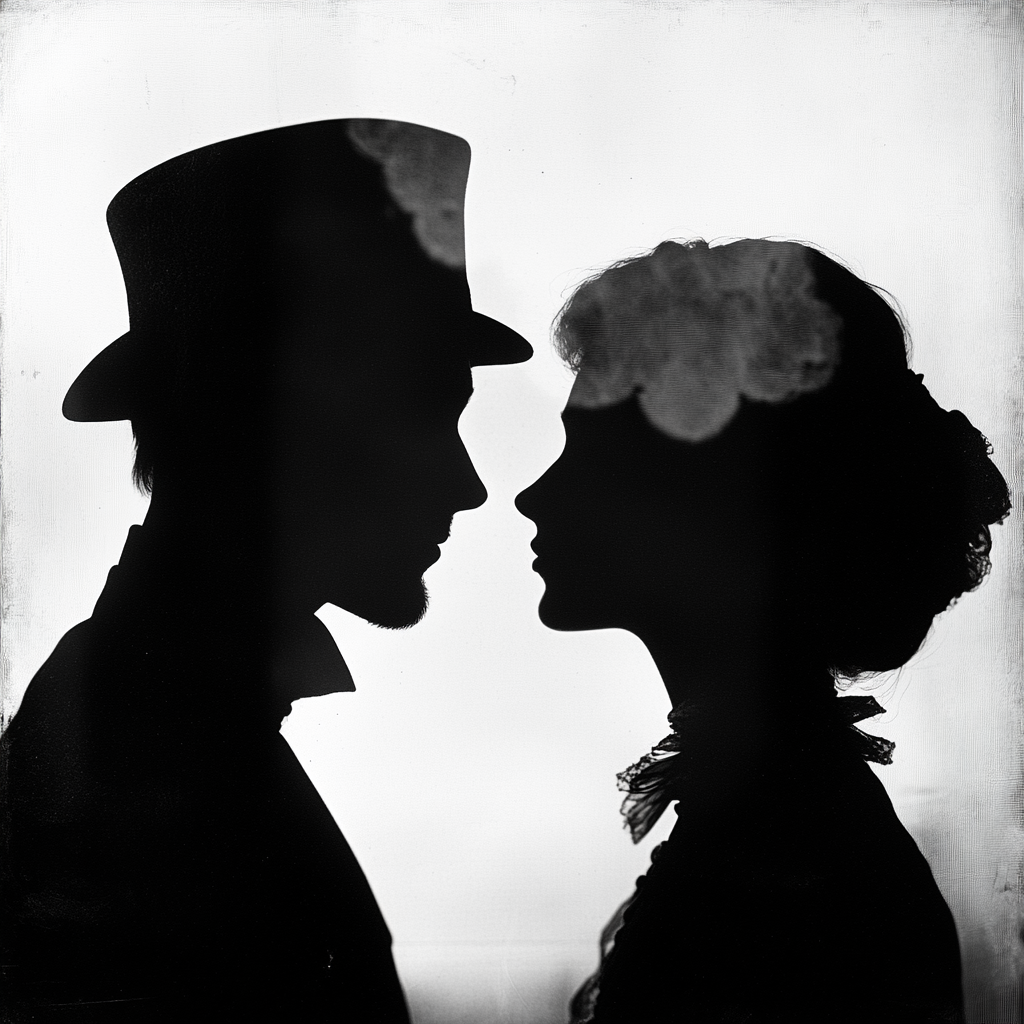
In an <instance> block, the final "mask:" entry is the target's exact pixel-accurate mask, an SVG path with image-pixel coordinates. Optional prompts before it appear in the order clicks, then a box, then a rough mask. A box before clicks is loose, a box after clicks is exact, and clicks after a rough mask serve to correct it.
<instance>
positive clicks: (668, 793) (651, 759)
mask: <svg viewBox="0 0 1024 1024" xmlns="http://www.w3.org/2000/svg"><path fill="white" fill-rule="evenodd" d="M884 712H885V709H884V708H883V707H882V705H881V704H879V703H878V701H877V700H875V698H874V697H868V696H849V697H837V698H836V699H834V700H832V701H831V702H830V708H829V713H828V714H829V717H828V718H827V720H826V721H825V722H824V723H823V725H822V727H821V731H822V733H823V734H824V735H825V736H827V737H828V738H830V739H833V738H834V739H838V740H839V741H840V742H841V743H842V744H843V745H844V746H845V747H846V749H847V750H849V751H850V752H851V753H853V754H855V755H857V756H859V757H861V758H863V760H865V761H871V762H874V763H875V764H883V765H885V764H892V754H893V750H894V749H895V747H896V744H895V743H894V742H893V741H892V740H888V739H885V738H883V737H881V736H874V735H872V734H871V733H866V732H864V731H863V730H861V729H858V728H857V723H858V722H862V721H864V720H865V719H867V718H874V717H875V716H876V715H880V714H884ZM697 721H699V714H698V713H696V712H695V711H694V708H693V707H692V706H691V705H689V704H687V703H680V704H677V705H676V706H675V707H674V708H673V709H672V711H671V712H670V713H669V716H668V722H669V725H670V726H671V727H672V731H671V732H670V733H669V735H668V736H666V737H665V738H664V739H663V740H661V742H660V743H658V744H656V745H655V746H654V747H652V748H651V751H650V753H648V754H645V755H644V756H643V757H642V758H640V760H639V761H637V762H636V763H635V764H632V765H630V766H629V767H628V768H627V769H625V771H622V772H619V773H618V775H617V779H618V785H619V789H620V790H621V791H622V792H624V793H625V794H626V797H625V799H624V800H623V801H622V808H621V813H622V816H623V818H624V819H625V827H626V828H627V829H629V833H630V835H631V837H632V839H633V842H634V843H639V842H640V840H641V839H643V838H644V836H646V835H647V833H648V832H650V830H651V829H652V828H653V827H654V825H655V824H656V823H657V822H658V820H659V819H660V818H661V816H662V814H663V813H664V812H665V809H666V808H667V807H668V805H669V804H671V803H673V802H674V801H676V800H679V799H681V798H683V797H684V796H685V795H686V791H687V789H688V787H689V786H691V785H692V783H693V776H694V766H693V757H692V756H687V755H688V754H690V753H691V751H690V749H689V748H690V746H691V742H692V737H693V729H694V726H695V723H696V722H697Z"/></svg>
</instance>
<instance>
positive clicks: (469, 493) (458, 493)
mask: <svg viewBox="0 0 1024 1024" xmlns="http://www.w3.org/2000/svg"><path fill="white" fill-rule="evenodd" d="M459 449H460V456H459V465H458V467H457V468H456V471H455V472H453V474H452V480H453V481H454V482H455V501H456V509H457V510H461V511H468V510H469V509H472V508H479V507H480V506H481V505H482V504H483V503H484V502H485V501H486V500H487V488H486V487H484V482H483V480H481V479H480V474H479V473H477V471H476V466H474V465H473V460H472V459H471V458H470V457H469V452H468V451H466V446H465V445H463V444H461V443H460V445H459Z"/></svg>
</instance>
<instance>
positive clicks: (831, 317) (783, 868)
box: [517, 242, 1009, 1024]
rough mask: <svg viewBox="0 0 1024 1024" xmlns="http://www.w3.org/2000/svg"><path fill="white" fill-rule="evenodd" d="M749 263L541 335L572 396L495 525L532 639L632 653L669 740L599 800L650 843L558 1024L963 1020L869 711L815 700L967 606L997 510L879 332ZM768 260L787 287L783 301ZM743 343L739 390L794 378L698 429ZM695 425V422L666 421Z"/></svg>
mask: <svg viewBox="0 0 1024 1024" xmlns="http://www.w3.org/2000/svg"><path fill="white" fill-rule="evenodd" d="M773 246H781V243H738V244H737V246H736V247H734V246H726V247H722V248H721V249H717V250H716V249H709V248H708V247H707V246H706V245H705V244H704V243H702V242H698V243H692V244H690V245H688V246H678V245H676V243H665V244H664V245H663V246H659V247H658V249H656V250H655V251H654V253H652V254H649V255H648V256H645V257H641V258H638V259H637V260H634V261H627V262H626V263H624V264H620V265H618V266H616V267H614V268H612V269H611V270H609V271H607V272H606V273H605V274H604V275H599V276H598V277H597V278H596V279H594V280H592V281H591V282H588V283H586V284H584V285H583V286H581V288H580V289H579V290H578V291H577V292H576V294H575V295H574V296H573V297H572V298H571V299H570V300H569V302H568V303H567V304H566V306H565V308H564V309H563V310H562V313H561V314H560V317H559V320H558V321H557V325H556V338H557V341H558V343H559V347H560V350H561V353H562V355H563V356H564V357H565V358H566V359H567V361H568V362H569V364H570V365H571V366H573V367H574V368H576V369H577V370H578V377H577V386H576V388H578V389H579V390H577V389H575V388H574V392H573V396H572V397H571V398H570V401H569V406H568V407H567V408H566V410H565V413H564V415H563V422H564V425H565V433H566V442H565V450H564V452H563V453H562V455H561V456H560V458H559V459H558V460H557V461H556V462H555V463H554V465H553V466H552V467H551V468H550V469H549V470H548V471H547V473H546V474H545V475H544V476H543V477H541V479H540V480H539V481H537V483H535V484H534V485H533V486H531V487H530V488H528V489H527V490H526V491H524V492H523V493H522V494H521V495H520V496H519V498H518V499H517V506H518V507H519V509H520V510H521V511H522V512H523V513H524V514H525V515H527V516H529V517H530V518H531V519H533V520H534V521H535V522H536V523H537V536H536V539H535V540H534V542H533V547H534V549H535V551H536V552H537V555H538V558H537V561H536V562H535V566H536V569H537V572H538V573H539V574H540V575H541V576H542V577H543V579H544V582H545V584H546V589H545V592H544V595H543V598H542V600H541V604H540V615H541V619H542V620H543V622H544V623H546V624H547V625H548V626H550V627H552V628H554V629H560V630H582V629H602V628H609V627H620V628H623V629H627V630H629V631H631V632H633V633H635V634H636V635H637V636H638V637H639V638H640V639H641V640H643V642H644V643H645V644H646V645H647V647H648V649H649V650H650V652H651V654H652V656H653V658H654V660H655V662H656V664H657V666H658V668H659V670H660V672H661V674H662V677H663V679H664V682H665V685H666V688H667V690H668V693H669V696H670V698H671V701H672V704H673V707H674V711H673V713H672V716H670V722H671V724H672V726H673V733H672V735H671V736H669V737H668V738H667V739H666V740H664V741H662V743H661V744H660V745H659V746H658V747H657V748H655V749H654V750H653V751H652V752H651V754H650V755H648V756H647V757H646V758H644V759H643V760H642V761H640V762H639V763H638V764H637V765H634V766H633V767H632V768H630V769H628V770H627V771H625V772H623V773H622V775H620V787H621V788H622V789H624V790H625V791H626V793H627V797H626V801H625V803H624V805H623V812H624V814H625V815H626V818H627V824H628V825H629V827H630V828H631V830H632V831H633V834H634V837H635V838H639V837H641V836H642V835H643V834H644V833H645V832H646V831H647V830H648V829H649V828H650V826H651V825H652V824H653V822H654V821H655V820H656V819H657V817H658V816H659V815H660V813H661V812H662V811H663V810H664V809H665V808H666V807H667V806H668V804H670V803H672V802H676V813H677V815H678V817H679V821H678V823H677V824H676V826H675V828H674V829H673V831H672V834H671V837H670V838H669V839H668V840H667V841H666V842H665V843H663V844H661V845H660V846H659V847H658V848H657V849H656V851H655V854H654V856H653V858H652V861H653V862H652V866H651V868H650V870H649V871H648V873H647V875H646V876H645V877H644V878H641V879H639V880H638V883H637V891H636V893H635V894H634V896H633V897H632V898H631V900H629V901H627V903H626V904H624V906H623V907H622V908H620V911H619V913H618V914H617V915H616V917H614V918H613V919H612V921H611V922H610V923H609V926H608V928H607V929H606V930H605V933H604V935H603V936H602V941H601V946H602V953H603V955H602V963H601V967H600V970H599V972H598V974H597V975H595V976H594V977H593V978H592V979H590V981H589V982H588V983H587V985H586V986H584V988H583V989H582V990H581V991H580V993H578V995H577V997H576V999H575V1000H574V1005H573V1019H574V1021H577V1022H582V1021H593V1022H595V1024H613V1022H615V1024H618V1022H637V1021H676V1020H679V1021H701V1022H711V1021H719V1022H726V1021H728V1022H733V1021H735V1022H739V1021H747V1022H779V1024H782V1022H785V1024H794V1022H808V1024H809V1022H812V1021H815V1022H816V1021H829V1022H848V1024H854V1022H856V1024H864V1022H867V1021H878V1022H882V1021H885V1022H893V1024H895V1022H900V1024H909V1022H925V1021H927V1022H939V1021H943V1022H955V1021H962V1020H963V1010H962V995H961V978H960V960H959V949H958V943H957V934H956V929H955V925H954V922H953V918H952V916H951V914H950V912H949V909H948V908H947V906H946V904H945V902H944V901H943V899H942V896H941V895H940V893H939V891H938V889H937V887H936V885H935V882H934V880H933V878H932V875H931V871H930V869H929V866H928V864H927V862H926V861H925V859H924V857H923V856H922V854H921V853H920V851H919V850H918V848H917V846H916V845H915V843H914V841H913V840H912V838H911V837H910V836H909V834H908V833H907V832H906V830H905V829H904V828H903V826H902V825H901V823H900V821H899V820H898V818H897V817H896V814H895V812H894V810H893V807H892V805H891V803H890V801H889V799H888V797H887V795H886V793H885V791H884V789H883V788H882V786H881V784H880V783H879V782H878V780H877V779H876V778H875V777H874V775H873V774H872V772H871V771H870V769H869V768H868V766H867V765H866V764H865V763H864V762H865V760H874V761H878V762H881V763H886V762H887V761H888V760H889V755H890V752H891V749H892V744H890V743H888V741H885V740H882V739H879V738H877V737H869V736H867V735H866V734H864V733H861V732H860V731H859V730H857V729H856V728H854V727H853V725H854V723H855V722H856V721H858V720H860V719H863V718H865V717H871V716H872V715H873V714H877V713H878V712H879V711H880V710H881V708H880V707H879V706H878V705H877V704H875V702H874V701H873V699H871V698H866V697H859V698H858V697H846V698H840V697H839V696H838V694H837V692H836V674H837V672H841V673H843V674H845V675H855V674H857V673H861V672H865V671H875V670H885V669H891V668H895V667H897V666H899V665H901V664H903V663H904V662H905V661H906V660H907V659H908V658H909V657H910V656H911V655H912V654H913V653H914V651H916V650H917V648H918V646H919V645H920V643H921V642H922V640H923V638H924V636H925V634H926V633H927V631H928V628H929V626H930V624H931V621H932V619H933V617H934V616H935V614H937V613H938V612H940V611H942V610H943V609H945V608H946V607H947V606H948V605H949V604H950V602H951V601H953V600H954V599H955V598H956V597H958V596H959V595H960V594H962V593H963V592H965V591H967V590H970V589H972V588H973V587H975V586H977V584H978V583H979V582H980V581H981V579H982V578H983V576H984V574H985V572H986V571H987V569H988V565H989V563H988V557H987V556H988V551H989V546H990V538H989V530H988V525H989V524H991V523H995V522H999V521H1001V519H1002V518H1003V517H1004V516H1005V514H1006V513H1007V511H1008V509H1009V498H1008V493H1007V489H1006V485H1005V482H1004V481H1003V479H1002V477H1001V476H1000V474H999V472H998V470H997V469H996V468H995V467H994V465H993V464H992V463H991V462H990V461H989V459H988V448H987V442H986V441H985V439H984V438H983V437H982V436H981V435H980V434H979V433H978V432H977V431H976V430H975V429H974V428H973V427H972V426H971V425H970V424H969V423H968V421H967V420H966V418H965V417H964V416H963V415H962V414H961V413H959V412H946V411H943V410H942V409H940V408H939V407H938V406H937V405H936V403H935V402H934V400H933V399H932V398H931V396H930V395H929V394H928V392H927V389H926V388H925V387H924V384H923V383H922V380H921V378H920V377H918V376H916V375H914V374H912V373H911V372H910V371H909V370H908V368H907V356H906V348H905V342H904V332H903V329H902V326H901V323H900V321H899V320H898V318H897V317H896V316H895V315H894V313H893V312H892V310H891V309H890V307H889V306H888V305H887V303H886V302H885V301H884V300H883V299H882V298H881V297H880V296H879V295H878V294H877V293H876V292H875V291H874V290H873V289H872V288H871V287H869V286H868V285H866V284H864V283H863V282H862V281H860V280H859V279H858V278H856V277H855V276H854V275H853V274H851V273H850V272H848V271H847V270H845V269H844V268H842V267H840V266H839V265H837V264H836V263H835V262H834V261H832V260H830V259H829V258H827V257H826V256H824V255H822V254H820V253H818V252H816V251H814V250H811V249H808V248H805V247H796V246H793V247H790V248H788V249H786V248H785V247H781V248H773ZM672 247H674V248H672ZM744 247H746V248H744ZM751 247H752V248H751ZM751 252H753V253H754V256H753V258H751V257H750V253H751ZM787 252H788V253H789V255H790V256H791V257H793V259H794V260H795V263H794V264H793V266H794V267H798V268H799V267H802V268H803V269H802V270H800V271H799V272H800V273H804V272H806V280H805V283H806V285H807V287H806V288H804V286H803V285H801V284H800V278H799V275H798V276H797V277H796V278H794V280H795V281H796V284H794V286H793V288H792V289H791V290H790V293H789V294H788V298H787V289H786V287H783V284H784V281H783V278H784V276H785V275H784V273H783V271H782V270H780V267H782V266H783V264H784V262H785V260H786V259H787V258H789V257H787V256H786V253H787ZM748 259H749V260H750V263H751V266H756V272H757V274H761V273H762V272H763V273H764V275H766V278H769V279H772V280H774V281H775V284H774V285H772V284H769V285H768V286H765V287H762V286H761V285H760V284H758V283H757V282H755V281H754V280H753V277H754V276H755V274H754V271H752V270H749V268H748V270H747V271H745V270H744V269H743V268H744V265H745V263H744V261H747V260H748ZM730 261H731V262H730ZM779 261H782V262H779ZM673 264H675V265H676V269H675V270H673V269H672V266H673ZM652 268H653V269H652ZM723 268H725V269H723ZM748 271H749V275H750V280H749V281H745V280H744V279H743V275H744V273H748ZM647 274H650V275H651V276H650V281H649V284H650V287H648V286H647V285H645V284H644V282H643V279H644V276H645V275H647ZM772 275H775V277H774V278H772ZM708 281H718V282H719V285H720V287H719V289H718V292H717V293H716V294H712V293H713V292H714V288H712V287H710V286H708V285H707V282H708ZM722 282H725V283H724V284H723V283H722ZM791 283H792V282H791ZM801 288H803V291H802V292H801ZM690 290H692V291H693V292H694V293H695V294H697V295H698V298H699V301H697V299H694V300H693V302H690V299H691V297H692V296H690ZM798 292H799V293H800V294H802V295H803V298H802V299H800V300H799V301H796V300H795V299H794V297H793V296H794V295H795V294H796V293H798ZM619 295H624V296H625V297H626V298H625V299H624V300H623V301H624V303H625V307H624V308H625V311H623V307H619V306H617V305H616V302H617V301H618V296H619ZM776 300H777V301H776ZM688 303H689V308H690V310H691V311H690V312H686V309H687V306H688ZM630 304H632V306H631V305H630ZM820 304H824V305H823V306H822V305H820ZM636 308H639V309H641V310H642V313H641V314H636V313H635V312H634V310H635V309H636ZM666 309H667V310H668V314H667V315H665V316H664V317H663V314H665V310H666ZM681 310H682V311H683V312H681ZM780 310H781V312H780ZM794 311H795V313H794ZM791 314H792V315H791ZM795 314H799V315H795ZM659 317H663V318H662V319H660V320H659V319H658V318H659ZM815 317H817V318H818V320H819V323H818V327H817V328H815V329H814V330H809V331H805V328H806V326H807V324H808V323H810V322H811V321H812V320H814V318H815ZM655 321H657V323H660V324H663V325H664V324H665V323H668V324H669V327H667V328H665V330H664V331H661V328H658V329H655V328H653V327H651V324H652V323H654V322H655ZM780 323H781V324H782V325H783V327H784V329H783V330H780V331H778V332H775V333H773V331H774V328H773V324H774V326H775V327H778V325H779V324H780ZM620 324H625V325H626V328H625V329H624V330H622V331H620V330H619V325H620ZM745 324H746V325H748V326H749V325H750V324H753V330H752V331H750V332H748V334H747V335H745V337H748V339H754V340H753V341H752V342H751V347H750V348H749V349H748V350H747V355H746V356H745V357H744V358H747V359H748V363H747V366H748V367H750V366H753V367H755V369H757V368H758V367H760V368H761V369H763V367H764V366H765V365H767V363H770V364H771V365H774V366H775V367H776V369H778V367H780V366H783V367H784V365H785V359H783V358H781V357H778V356H779V352H782V353H783V355H785V352H784V348H785V345H786V344H787V342H786V339H787V338H788V337H790V336H796V335H799V334H800V333H801V332H804V340H803V342H800V345H802V346H803V349H802V351H804V353H805V355H806V354H808V353H809V354H810V355H808V356H807V358H808V359H809V360H810V362H809V363H808V365H809V366H811V367H812V369H813V370H814V373H815V374H817V377H816V378H815V382H813V383H812V384H809V385H808V386H807V387H803V386H802V385H801V387H794V388H793V389H792V390H791V391H789V392H787V391H786V389H785V388H784V387H782V386H781V385H780V386H779V387H778V388H777V389H776V392H777V394H778V397H777V398H776V399H775V400H754V399H752V398H750V397H747V396H746V395H743V394H741V397H740V398H739V400H738V402H737V403H736V408H735V411H734V412H732V413H730V414H729V415H727V416H724V418H723V417H720V416H718V412H719V411H720V408H721V403H726V404H728V403H730V402H732V401H733V396H735V394H736V393H737V391H741V392H742V388H741V386H740V385H742V384H743V381H746V382H747V385H749V386H750V387H751V388H753V387H756V386H758V385H757V381H756V374H752V373H751V372H747V374H746V377H744V375H743V373H742V372H740V373H737V372H735V366H734V364H732V363H730V362H729V361H728V360H727V359H724V358H719V355H720V354H721V353H722V352H724V351H727V350H728V348H729V346H730V345H732V344H733V342H734V340H735V338H736V336H737V334H738V333H742V332H743V331H744V330H746V327H745V326H744V325H745ZM659 331H661V333H659ZM815 332H817V333H815ZM776 334H777V337H776ZM694 338H696V340H694ZM773 338H774V339H775V340H772V339H773ZM666 339H667V340H666ZM687 339H688V340H687ZM766 339H767V340H766ZM815 339H816V340H815ZM812 342H813V343H812ZM701 345H705V346H706V348H704V349H701V348H700V346H701ZM758 345H760V346H761V348H760V349H759V348H758V347H757V346H758ZM770 346H781V348H778V350H777V351H776V352H775V356H773V358H772V359H770V360H768V361H767V363H766V362H765V359H761V356H759V355H758V356H756V358H755V357H751V355H750V353H751V352H753V353H757V352H762V354H763V350H764V348H765V347H770ZM679 347H682V348H684V350H685V351H684V352H683V356H682V357H680V358H681V359H682V362H679V360H678V359H676V356H677V355H678V352H679ZM798 347H799V346H798ZM694 351H697V352H698V355H697V356H694V355H693V353H694ZM776 357H778V358H776ZM812 357H813V358H812ZM766 358H767V357H766ZM801 358H803V357H801ZM673 359H676V361H675V362H673ZM794 365H795V364H794ZM680 366H683V367H685V368H686V373H685V374H683V375H678V369H679V367H680ZM805 371H807V367H806V366H805V367H803V368H802V369H801V368H799V367H798V368H797V369H796V370H794V371H793V372H794V374H795V376H794V377H793V380H795V381H797V382H798V383H799V382H801V381H802V382H804V383H806V382H807V381H808V379H809V378H808V376H807V372H809V371H807V372H805ZM819 371H821V372H819ZM757 372H758V373H759V372H760V369H758V371H757ZM787 372H788V371H787ZM673 373H677V377H676V378H674V379H675V380H676V381H677V383H676V384H673V383H672V381H673V377H672V374H673ZM779 373H780V374H781V376H775V377H771V378H770V380H771V382H773V383H772V386H773V387H774V386H775V384H778V383H779V381H780V380H782V377H783V376H784V374H782V371H781V370H780V371H779ZM631 375H632V376H631ZM637 379H640V380H641V381H646V383H640V384H634V383H633V382H635V381H636V380H637ZM666 380H667V381H668V383H666ZM730 381H731V382H732V383H736V382H737V381H738V382H739V383H738V384H736V386H735V387H732V384H730ZM752 381H753V383H751V382H752ZM723 382H724V383H723ZM727 384H728V385H729V386H728V387H726V385H727ZM673 387H675V391H673V390H672V388H673ZM730 389H731V390H730ZM623 392H625V397H623ZM748 394H749V391H748ZM708 395H711V396H712V397H713V399H714V401H711V400H710V399H708V404H707V408H706V409H704V410H703V411H701V412H700V415H699V416H695V417H694V416H690V415H689V414H688V413H687V411H686V409H683V410H679V409H678V408H675V407H673V406H672V402H673V401H679V402H687V401H691V402H695V403H696V404H697V406H700V403H701V402H703V401H705V399H707V396H708ZM652 396H653V397H652ZM666 396H667V397H666ZM673 396H674V397H673ZM663 399H664V400H663ZM645 401H646V405H645ZM659 422H660V423H662V424H664V425H665V426H662V427H659V425H658V423H659ZM676 430H678V431H679V432H683V431H690V432H691V433H692V434H698V435H700V439H699V440H686V439H684V438H682V437H680V436H678V433H676V434H673V433H672V432H673V431H676Z"/></svg>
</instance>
